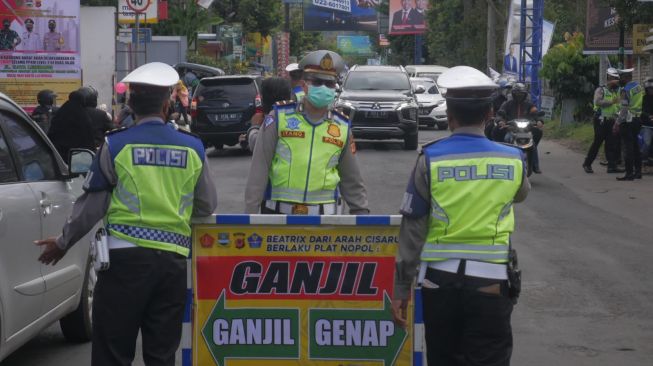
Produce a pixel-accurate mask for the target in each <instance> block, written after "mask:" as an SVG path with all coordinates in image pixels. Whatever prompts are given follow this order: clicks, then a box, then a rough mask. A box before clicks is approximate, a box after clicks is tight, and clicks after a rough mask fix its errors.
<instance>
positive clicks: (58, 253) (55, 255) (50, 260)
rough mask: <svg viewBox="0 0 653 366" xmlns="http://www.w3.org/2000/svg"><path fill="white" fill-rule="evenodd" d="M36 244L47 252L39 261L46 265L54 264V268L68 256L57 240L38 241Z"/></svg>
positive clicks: (44, 252) (42, 254)
mask: <svg viewBox="0 0 653 366" xmlns="http://www.w3.org/2000/svg"><path fill="white" fill-rule="evenodd" d="M34 244H36V245H38V246H44V247H45V250H44V251H43V253H41V255H40V256H39V261H40V262H41V263H43V264H45V265H48V264H52V265H53V266H54V265H56V264H57V262H59V261H60V260H61V258H63V256H64V255H66V251H65V250H63V249H61V248H59V247H58V246H57V238H47V239H45V240H36V241H35V242H34Z"/></svg>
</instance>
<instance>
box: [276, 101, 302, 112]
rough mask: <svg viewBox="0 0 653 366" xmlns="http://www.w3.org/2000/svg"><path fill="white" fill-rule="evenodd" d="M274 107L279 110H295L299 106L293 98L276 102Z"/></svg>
mask: <svg viewBox="0 0 653 366" xmlns="http://www.w3.org/2000/svg"><path fill="white" fill-rule="evenodd" d="M274 108H275V109H277V110H284V111H287V110H291V109H292V110H295V108H297V103H295V101H292V100H281V101H278V102H276V103H274Z"/></svg>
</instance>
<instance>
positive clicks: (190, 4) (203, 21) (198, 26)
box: [152, 0, 222, 49]
mask: <svg viewBox="0 0 653 366" xmlns="http://www.w3.org/2000/svg"><path fill="white" fill-rule="evenodd" d="M168 7H169V9H168V19H166V20H163V21H160V22H159V23H158V24H154V25H152V32H153V33H154V34H156V35H166V36H173V35H174V36H186V39H187V41H188V48H189V49H192V48H194V45H196V44H197V33H199V32H205V31H206V30H208V28H209V27H210V26H211V25H214V24H220V23H221V22H222V18H220V17H219V16H218V15H217V14H216V13H214V12H213V11H212V10H206V9H204V8H202V7H201V6H199V5H197V4H196V3H195V2H194V1H181V0H178V1H176V2H169V4H168Z"/></svg>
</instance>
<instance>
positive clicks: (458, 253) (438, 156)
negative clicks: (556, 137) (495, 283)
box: [421, 135, 523, 263]
mask: <svg viewBox="0 0 653 366" xmlns="http://www.w3.org/2000/svg"><path fill="white" fill-rule="evenodd" d="M465 144H467V145H468V146H474V145H476V146H478V147H479V148H480V151H479V149H476V148H474V149H473V151H474V152H472V153H460V150H461V149H460V146H464V145H465ZM434 145H439V146H437V147H433V149H429V148H427V149H426V151H425V153H426V157H427V164H428V168H429V171H430V179H431V182H430V184H431V215H430V217H429V230H428V234H427V237H426V243H425V245H424V249H423V250H422V255H421V259H422V261H444V260H448V259H467V260H476V261H483V262H490V263H506V262H508V252H509V241H510V234H511V233H512V232H513V230H514V227H515V220H514V214H513V209H512V201H513V199H514V197H515V194H516V193H517V192H518V190H519V188H520V187H521V184H522V179H523V161H522V159H521V153H520V152H519V151H518V150H517V149H514V148H512V147H508V146H503V145H499V144H495V143H493V142H491V141H488V140H487V139H484V138H481V137H478V136H471V135H452V137H450V138H448V139H446V141H443V142H438V143H436V144H434ZM479 145H481V146H479ZM493 145H494V146H493ZM443 149H444V150H445V151H446V150H447V149H448V150H451V153H450V154H447V153H444V154H443V152H442V150H443ZM429 150H430V151H429Z"/></svg>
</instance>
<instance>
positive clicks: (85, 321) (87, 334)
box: [59, 255, 97, 342]
mask: <svg viewBox="0 0 653 366" xmlns="http://www.w3.org/2000/svg"><path fill="white" fill-rule="evenodd" d="M96 282H97V274H96V273H95V269H94V268H93V264H92V263H91V256H90V255H89V257H88V260H87V261H86V275H85V276H84V282H83V283H82V296H81V298H80V299H79V305H78V306H77V309H75V311H74V312H72V313H70V314H68V315H66V316H65V317H63V318H61V320H59V325H61V331H62V332H63V335H64V337H65V338H66V340H67V341H69V342H88V341H90V340H91V336H92V335H93V322H92V319H93V292H94V291H95V283H96Z"/></svg>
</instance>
